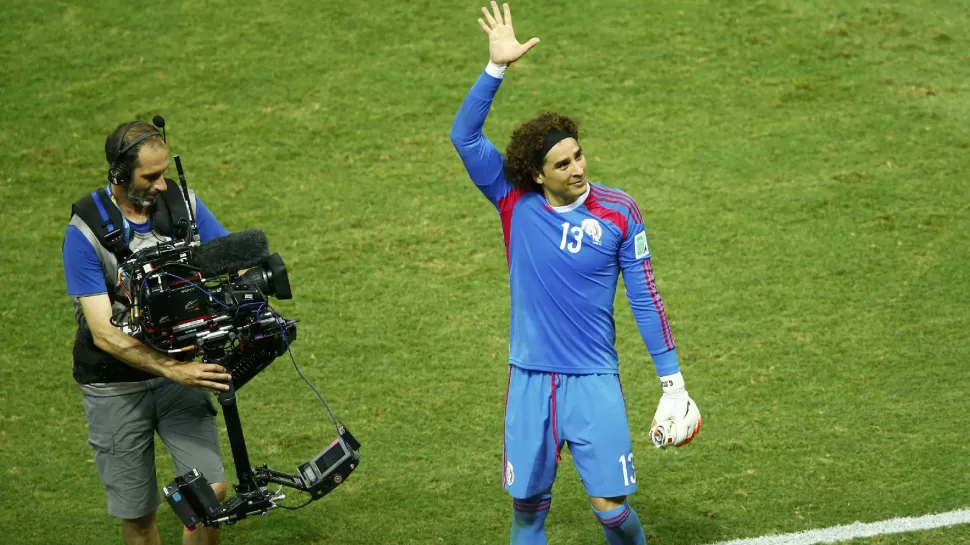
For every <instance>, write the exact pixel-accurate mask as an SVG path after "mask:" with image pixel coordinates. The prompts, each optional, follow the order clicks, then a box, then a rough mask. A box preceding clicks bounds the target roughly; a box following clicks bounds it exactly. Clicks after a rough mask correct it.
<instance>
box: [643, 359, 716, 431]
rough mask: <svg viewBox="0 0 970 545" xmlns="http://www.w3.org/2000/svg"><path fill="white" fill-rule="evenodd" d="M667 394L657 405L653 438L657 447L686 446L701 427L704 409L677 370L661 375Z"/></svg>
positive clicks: (661, 382) (652, 426)
mask: <svg viewBox="0 0 970 545" xmlns="http://www.w3.org/2000/svg"><path fill="white" fill-rule="evenodd" d="M660 385H661V386H662V387H663V391H664V393H663V396H662V397H661V398H660V404H659V405H657V412H656V413H655V414H654V415H653V424H652V425H651V426H650V439H652V440H653V444H654V446H656V447H657V448H665V447H668V446H671V445H673V446H675V447H682V446H684V445H686V444H687V443H690V442H691V441H693V440H694V437H696V436H697V432H699V431H701V423H702V422H703V420H701V411H700V410H699V409H698V408H697V404H696V403H694V400H693V399H691V398H690V396H689V395H687V389H686V388H685V387H684V377H683V376H682V375H681V374H680V372H677V373H675V374H673V375H667V376H665V377H660Z"/></svg>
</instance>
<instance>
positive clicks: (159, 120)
mask: <svg viewBox="0 0 970 545" xmlns="http://www.w3.org/2000/svg"><path fill="white" fill-rule="evenodd" d="M152 124H153V125H155V126H156V127H158V128H159V129H162V140H164V141H165V143H166V144H168V139H167V138H165V118H164V117H162V116H160V115H156V116H155V117H153V118H152Z"/></svg>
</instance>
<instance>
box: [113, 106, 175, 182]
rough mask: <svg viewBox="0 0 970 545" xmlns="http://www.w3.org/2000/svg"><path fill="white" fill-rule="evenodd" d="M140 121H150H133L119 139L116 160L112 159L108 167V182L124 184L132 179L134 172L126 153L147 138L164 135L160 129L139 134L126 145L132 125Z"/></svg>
mask: <svg viewBox="0 0 970 545" xmlns="http://www.w3.org/2000/svg"><path fill="white" fill-rule="evenodd" d="M139 123H142V124H145V125H148V123H145V122H143V121H136V122H134V123H131V124H130V125H128V128H126V129H125V132H124V133H122V134H121V138H119V139H118V151H117V152H116V153H115V158H114V161H112V163H111V166H109V167H108V182H110V183H111V184H112V185H124V184H127V183H128V182H130V181H131V174H132V173H131V168H130V167H129V166H128V163H126V162H125V154H127V153H128V152H129V151H131V149H132V148H134V147H135V146H137V145H138V144H140V143H142V142H144V141H145V140H148V139H149V138H151V137H153V136H162V133H160V132H158V131H154V132H150V133H147V134H143V135H141V136H139V137H138V138H136V139H134V140H133V141H132V142H131V143H130V144H128V145H127V146H125V145H124V143H125V137H126V136H128V131H130V130H131V129H132V127H134V126H135V125H138V124H139ZM152 128H154V127H152Z"/></svg>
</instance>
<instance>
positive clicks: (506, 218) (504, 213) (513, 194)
mask: <svg viewBox="0 0 970 545" xmlns="http://www.w3.org/2000/svg"><path fill="white" fill-rule="evenodd" d="M526 193H528V190H527V189H520V188H515V189H513V190H512V191H509V192H508V194H507V195H505V196H504V197H502V198H501V199H499V201H498V214H499V216H501V218H502V233H503V234H504V235H505V260H506V261H507V262H508V265H509V267H511V266H512V252H511V250H512V249H511V248H510V247H509V241H510V240H511V237H512V210H514V209H515V205H516V203H518V202H519V199H521V198H522V196H523V195H525V194H526Z"/></svg>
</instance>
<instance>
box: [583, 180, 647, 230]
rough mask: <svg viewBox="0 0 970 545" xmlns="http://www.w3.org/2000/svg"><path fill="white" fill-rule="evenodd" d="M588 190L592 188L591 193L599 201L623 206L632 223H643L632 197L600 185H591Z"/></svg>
mask: <svg viewBox="0 0 970 545" xmlns="http://www.w3.org/2000/svg"><path fill="white" fill-rule="evenodd" d="M590 188H592V189H591V192H593V193H595V194H596V196H597V197H599V198H600V200H602V201H604V202H611V203H613V204H619V205H622V206H625V207H626V208H627V210H629V211H630V216H631V217H633V221H635V222H637V223H643V216H641V215H640V208H639V207H638V206H637V203H636V201H634V200H633V197H631V196H629V195H627V194H625V193H621V192H619V191H617V190H615V189H609V188H607V187H603V186H601V185H592V184H591V185H590Z"/></svg>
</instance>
